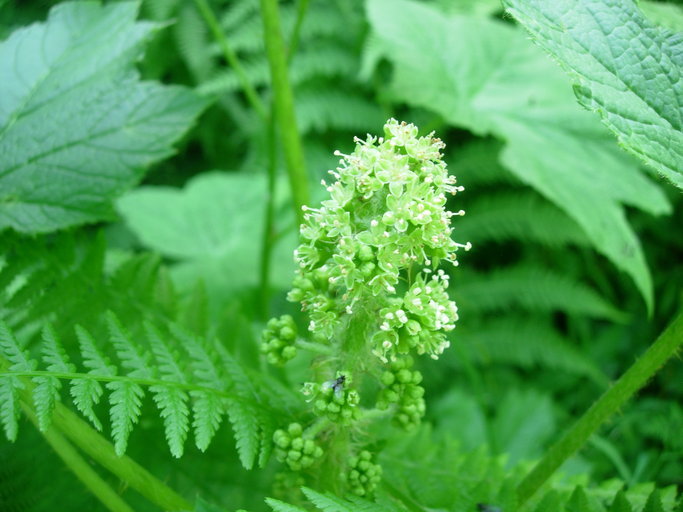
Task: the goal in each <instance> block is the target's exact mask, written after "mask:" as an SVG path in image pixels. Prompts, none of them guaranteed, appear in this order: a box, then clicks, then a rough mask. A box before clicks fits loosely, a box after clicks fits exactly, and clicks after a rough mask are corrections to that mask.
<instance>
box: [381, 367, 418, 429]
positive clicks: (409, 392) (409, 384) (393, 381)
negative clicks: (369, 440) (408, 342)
mask: <svg viewBox="0 0 683 512" xmlns="http://www.w3.org/2000/svg"><path fill="white" fill-rule="evenodd" d="M412 366H413V360H412V358H410V357H407V358H402V359H397V360H396V361H394V362H392V363H391V364H390V365H389V370H387V371H385V372H384V373H383V374H382V378H381V380H382V384H384V385H385V386H386V387H385V388H384V389H382V391H380V393H379V397H378V398H377V408H378V409H387V408H388V407H389V406H390V405H392V404H393V405H395V406H396V412H395V414H394V423H396V424H397V425H398V426H400V427H403V428H405V429H411V428H413V427H415V426H417V425H419V424H420V420H421V419H422V417H423V416H424V414H425V401H424V398H423V396H424V391H425V390H424V388H423V387H422V386H420V382H422V374H421V373H420V372H419V371H417V370H411V368H412Z"/></svg>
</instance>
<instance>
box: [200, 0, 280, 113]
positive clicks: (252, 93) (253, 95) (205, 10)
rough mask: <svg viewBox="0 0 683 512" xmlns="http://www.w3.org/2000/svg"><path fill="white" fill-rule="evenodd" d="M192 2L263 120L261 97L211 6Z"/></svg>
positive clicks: (202, 2)
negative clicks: (231, 46)
mask: <svg viewBox="0 0 683 512" xmlns="http://www.w3.org/2000/svg"><path fill="white" fill-rule="evenodd" d="M194 3H195V5H196V6H197V9H199V12H200V13H201V15H202V17H203V18H204V21H206V24H207V25H208V26H209V29H210V30H211V33H212V34H213V37H214V38H215V39H216V42H217V43H218V45H219V46H220V48H221V51H222V52H223V57H225V60H226V61H227V62H228V64H230V67H231V68H232V69H233V70H234V71H235V74H237V78H238V79H239V81H240V84H241V85H242V90H243V91H244V94H245V96H246V97H247V101H249V103H250V104H251V106H252V108H253V109H254V110H255V111H256V113H257V114H258V115H259V117H260V118H261V119H262V120H264V121H265V120H266V119H267V117H268V115H267V112H266V109H265V107H264V106H263V102H262V101H261V98H260V97H259V95H258V93H257V92H256V90H255V89H254V87H253V86H252V85H251V82H250V81H249V77H248V76H247V73H246V71H244V68H243V67H242V64H240V61H239V59H238V58H237V55H235V52H233V51H232V48H230V45H229V44H228V39H227V38H226V37H225V34H224V33H223V30H221V27H220V24H219V23H218V19H216V15H215V14H214V13H213V10H212V9H211V6H210V5H209V3H208V2H207V1H206V0H195V2H194Z"/></svg>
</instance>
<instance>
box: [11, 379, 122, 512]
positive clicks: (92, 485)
mask: <svg viewBox="0 0 683 512" xmlns="http://www.w3.org/2000/svg"><path fill="white" fill-rule="evenodd" d="M30 403H31V395H30V394H29V393H28V392H27V391H26V390H24V391H23V392H22V401H21V408H22V410H23V411H24V414H26V416H27V417H28V419H29V420H31V423H33V425H34V426H35V427H36V428H38V418H37V416H36V414H35V411H34V410H33V407H32V406H31V405H29V404H30ZM42 434H43V437H44V438H45V440H46V441H47V442H48V444H49V445H50V446H51V447H52V449H53V450H54V451H55V453H56V454H57V455H58V456H59V458H60V459H62V461H63V462H64V464H65V465H66V466H67V467H68V468H69V469H70V470H71V472H72V473H73V474H74V475H75V476H76V478H78V479H79V480H80V481H81V482H82V483H83V485H85V486H86V487H87V488H88V490H89V491H90V492H91V493H93V494H94V495H95V497H96V498H97V499H98V500H100V502H102V504H103V505H104V506H105V507H106V508H107V509H108V510H111V511H112V512H133V509H132V508H130V507H129V506H128V504H127V503H126V502H125V501H124V500H123V498H121V496H119V495H118V494H117V493H116V492H115V491H114V490H113V489H112V488H111V487H110V486H109V485H108V484H107V482H105V481H104V480H103V479H102V478H101V477H100V475H98V474H97V472H96V471H95V470H94V469H93V468H92V467H90V464H88V463H87V462H86V461H85V459H83V457H81V455H80V454H79V453H78V451H77V450H76V449H75V448H74V447H73V446H72V445H71V443H69V441H67V440H66V439H65V438H64V436H63V435H62V434H60V433H59V431H58V430H57V429H55V428H50V429H48V430H47V431H46V432H42Z"/></svg>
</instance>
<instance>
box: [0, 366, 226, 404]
mask: <svg viewBox="0 0 683 512" xmlns="http://www.w3.org/2000/svg"><path fill="white" fill-rule="evenodd" d="M2 377H54V378H56V379H65V380H74V379H89V380H96V381H98V382H128V383H135V384H140V385H142V386H149V387H151V386H172V387H174V388H180V389H186V390H188V391H205V392H209V393H214V394H216V395H221V396H223V397H225V398H236V396H235V395H234V394H233V393H229V392H227V391H224V390H222V389H216V388H209V387H206V386H198V385H196V384H188V383H185V382H176V381H170V380H158V379H141V378H138V377H129V376H127V375H93V374H91V373H78V372H51V371H47V370H33V371H30V372H27V371H13V370H9V371H8V370H3V371H0V378H2Z"/></svg>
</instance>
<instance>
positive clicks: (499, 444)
mask: <svg viewBox="0 0 683 512" xmlns="http://www.w3.org/2000/svg"><path fill="white" fill-rule="evenodd" d="M554 433H555V415H554V413H553V404H552V401H551V400H550V398H549V396H547V395H542V394H540V393H538V392H536V391H533V390H529V391H518V390H512V391H510V393H508V394H507V395H506V396H505V397H504V398H503V400H502V401H501V403H499V404H498V407H497V414H496V418H495V420H494V422H493V425H492V431H491V434H492V436H493V444H494V446H495V448H496V450H497V453H507V454H508V455H509V456H510V463H512V464H514V463H516V462H519V461H520V460H524V459H526V460H531V459H535V458H537V457H539V456H540V455H541V454H542V453H543V451H542V450H543V444H544V443H545V442H548V441H549V440H550V437H551V436H552V435H553V434H554Z"/></svg>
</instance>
